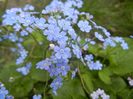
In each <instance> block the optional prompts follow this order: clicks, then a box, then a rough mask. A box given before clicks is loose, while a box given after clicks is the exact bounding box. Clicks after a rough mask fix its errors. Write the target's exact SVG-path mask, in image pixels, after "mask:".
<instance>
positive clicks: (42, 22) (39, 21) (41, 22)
mask: <svg viewBox="0 0 133 99" xmlns="http://www.w3.org/2000/svg"><path fill="white" fill-rule="evenodd" d="M45 22H46V20H45V19H44V18H40V19H39V18H36V20H35V24H34V25H35V26H36V27H38V28H39V29H41V30H43V29H45V27H46V24H45Z"/></svg>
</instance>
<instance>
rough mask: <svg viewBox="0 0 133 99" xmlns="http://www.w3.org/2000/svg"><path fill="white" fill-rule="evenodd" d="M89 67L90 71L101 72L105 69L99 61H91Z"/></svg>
mask: <svg viewBox="0 0 133 99" xmlns="http://www.w3.org/2000/svg"><path fill="white" fill-rule="evenodd" d="M87 65H88V67H89V69H90V70H101V69H102V67H103V65H102V64H101V63H100V62H99V61H96V62H93V61H91V62H90V63H88V64H87Z"/></svg>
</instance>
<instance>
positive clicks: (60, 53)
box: [54, 46, 71, 59]
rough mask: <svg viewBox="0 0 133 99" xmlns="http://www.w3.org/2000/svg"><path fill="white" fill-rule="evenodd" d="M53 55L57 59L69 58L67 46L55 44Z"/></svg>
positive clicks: (69, 53)
mask: <svg viewBox="0 0 133 99" xmlns="http://www.w3.org/2000/svg"><path fill="white" fill-rule="evenodd" d="M54 51H55V56H56V58H57V59H61V58H62V59H67V58H71V52H70V48H69V47H65V46H60V47H59V46H55V47H54Z"/></svg>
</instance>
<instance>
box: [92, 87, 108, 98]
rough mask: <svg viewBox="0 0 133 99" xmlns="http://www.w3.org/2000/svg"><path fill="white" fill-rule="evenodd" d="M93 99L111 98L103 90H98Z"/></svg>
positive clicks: (93, 94)
mask: <svg viewBox="0 0 133 99" xmlns="http://www.w3.org/2000/svg"><path fill="white" fill-rule="evenodd" d="M90 96H91V98H92V99H99V98H101V99H110V96H109V95H107V94H106V93H105V92H104V90H102V89H97V90H96V91H94V92H93V93H91V95H90Z"/></svg>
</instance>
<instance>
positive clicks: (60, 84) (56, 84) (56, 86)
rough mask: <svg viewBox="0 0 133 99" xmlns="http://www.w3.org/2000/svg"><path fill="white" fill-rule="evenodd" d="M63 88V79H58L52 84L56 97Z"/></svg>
mask: <svg viewBox="0 0 133 99" xmlns="http://www.w3.org/2000/svg"><path fill="white" fill-rule="evenodd" d="M61 86H62V78H61V77H59V76H58V77H57V78H56V79H54V81H53V82H52V83H51V85H50V87H51V88H52V89H53V93H54V94H55V95H57V92H56V91H57V89H59V88H60V87H61Z"/></svg>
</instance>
